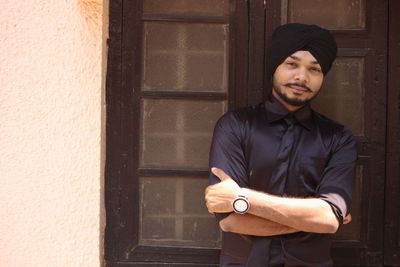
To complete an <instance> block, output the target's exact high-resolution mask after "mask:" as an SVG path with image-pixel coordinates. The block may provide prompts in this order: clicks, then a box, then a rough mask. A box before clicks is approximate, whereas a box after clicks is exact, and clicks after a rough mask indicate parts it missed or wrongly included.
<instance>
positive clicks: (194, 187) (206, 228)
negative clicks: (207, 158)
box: [140, 177, 221, 247]
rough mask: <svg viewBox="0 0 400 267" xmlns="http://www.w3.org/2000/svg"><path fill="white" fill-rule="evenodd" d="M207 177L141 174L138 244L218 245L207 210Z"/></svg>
mask: <svg viewBox="0 0 400 267" xmlns="http://www.w3.org/2000/svg"><path fill="white" fill-rule="evenodd" d="M207 185H208V179H207V177H174V178H171V177H142V178H141V179H140V203H141V204H142V206H141V209H140V215H141V216H140V243H141V244H144V245H152V244H156V245H170V246H186V247H187V246H196V247H218V246H220V242H221V238H220V231H219V228H218V226H217V222H216V220H215V217H214V216H212V215H211V214H209V213H208V212H207V208H206V206H205V203H204V190H205V188H206V186H207Z"/></svg>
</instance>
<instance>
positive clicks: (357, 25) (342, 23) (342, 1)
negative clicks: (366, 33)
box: [282, 0, 366, 30]
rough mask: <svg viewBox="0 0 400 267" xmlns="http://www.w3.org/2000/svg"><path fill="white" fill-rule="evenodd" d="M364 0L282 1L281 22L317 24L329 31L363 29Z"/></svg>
mask: <svg viewBox="0 0 400 267" xmlns="http://www.w3.org/2000/svg"><path fill="white" fill-rule="evenodd" d="M365 5H366V1H365V0H284V1H282V18H283V20H284V21H283V22H284V23H286V22H300V23H307V24H318V25H320V26H322V27H325V28H328V29H331V30H362V29H365V13H366V12H365V10H366V9H365Z"/></svg>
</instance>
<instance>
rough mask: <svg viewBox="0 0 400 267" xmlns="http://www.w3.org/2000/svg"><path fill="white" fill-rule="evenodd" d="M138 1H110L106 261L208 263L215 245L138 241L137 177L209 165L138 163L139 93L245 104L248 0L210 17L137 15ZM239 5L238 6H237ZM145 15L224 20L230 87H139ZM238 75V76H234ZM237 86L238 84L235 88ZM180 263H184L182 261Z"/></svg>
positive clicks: (156, 18) (128, 263) (180, 172)
mask: <svg viewBox="0 0 400 267" xmlns="http://www.w3.org/2000/svg"><path fill="white" fill-rule="evenodd" d="M142 4H143V1H139V0H130V1H127V0H115V1H111V2H110V13H109V14H110V24H109V40H108V46H109V52H108V70H107V72H108V73H107V81H106V88H107V89H106V102H107V107H106V111H107V123H106V127H107V132H106V139H107V144H106V172H105V177H106V178H105V187H106V189H105V201H106V211H107V212H106V231H105V259H106V266H143V265H146V266H152V265H154V266H156V265H157V264H160V263H169V264H170V265H177V266H182V264H183V265H185V264H186V265H187V264H194V265H193V266H210V265H215V264H216V263H218V259H219V249H216V248H184V247H174V246H170V247H167V246H162V247H155V246H145V245H140V244H139V216H140V215H139V205H140V203H139V177H140V176H150V175H151V176H153V175H156V176H157V175H174V176H175V175H178V176H179V175H184V176H208V171H202V170H197V171H196V170H194V171H186V170H154V169H148V168H139V164H138V163H139V154H138V153H139V134H140V131H139V129H140V112H141V111H140V106H141V105H140V101H141V97H142V96H145V97H148V98H173V99H186V98H187V97H188V96H189V97H191V98H194V99H206V100H210V99H212V100H228V107H229V109H231V108H233V107H237V106H245V105H246V104H247V95H244V94H243V92H247V90H243V88H244V86H247V84H246V83H247V81H246V80H245V79H243V75H236V74H239V73H240V74H243V73H247V71H248V70H247V64H241V63H243V61H244V60H245V59H246V58H247V56H248V55H247V52H248V47H247V42H237V40H239V39H242V40H246V41H247V38H248V36H247V35H246V34H247V31H248V29H247V27H246V25H243V24H242V23H239V21H247V1H246V0H238V1H233V0H231V1H230V10H231V12H232V15H231V16H229V17H226V18H215V17H200V18H191V17H184V16H182V17H178V18H177V17H175V18H171V17H169V16H165V17H161V16H145V17H144V16H142ZM237 11H240V12H237ZM144 20H151V21H175V22H177V21H179V22H185V23H186V22H188V23H196V22H201V23H229V67H228V69H229V70H228V72H229V78H228V80H229V82H228V83H229V89H228V90H229V93H208V92H207V93H188V92H140V89H139V88H140V78H141V77H140V76H141V66H140V65H141V56H142V55H141V50H142V25H143V21H144ZM237 77H242V78H240V79H237ZM238 88H240V89H238ZM186 265H185V266H186Z"/></svg>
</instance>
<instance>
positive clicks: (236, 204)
mask: <svg viewBox="0 0 400 267" xmlns="http://www.w3.org/2000/svg"><path fill="white" fill-rule="evenodd" d="M249 208H250V203H249V199H248V198H247V195H246V193H245V192H244V191H243V190H240V191H239V194H238V195H237V197H236V198H235V200H234V201H233V211H234V212H236V213H239V214H245V213H247V212H248V211H249Z"/></svg>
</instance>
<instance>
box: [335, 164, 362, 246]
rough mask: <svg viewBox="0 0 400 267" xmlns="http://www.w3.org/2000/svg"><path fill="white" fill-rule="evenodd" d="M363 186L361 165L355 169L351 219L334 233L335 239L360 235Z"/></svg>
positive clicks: (358, 238)
mask: <svg viewBox="0 0 400 267" xmlns="http://www.w3.org/2000/svg"><path fill="white" fill-rule="evenodd" d="M362 186H363V166H362V165H359V166H357V169H356V181H355V183H354V190H353V203H352V207H351V217H352V220H351V222H350V223H349V224H346V225H342V226H341V227H340V228H339V231H338V232H337V233H336V234H335V239H336V240H357V241H359V240H360V237H361V197H362Z"/></svg>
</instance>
